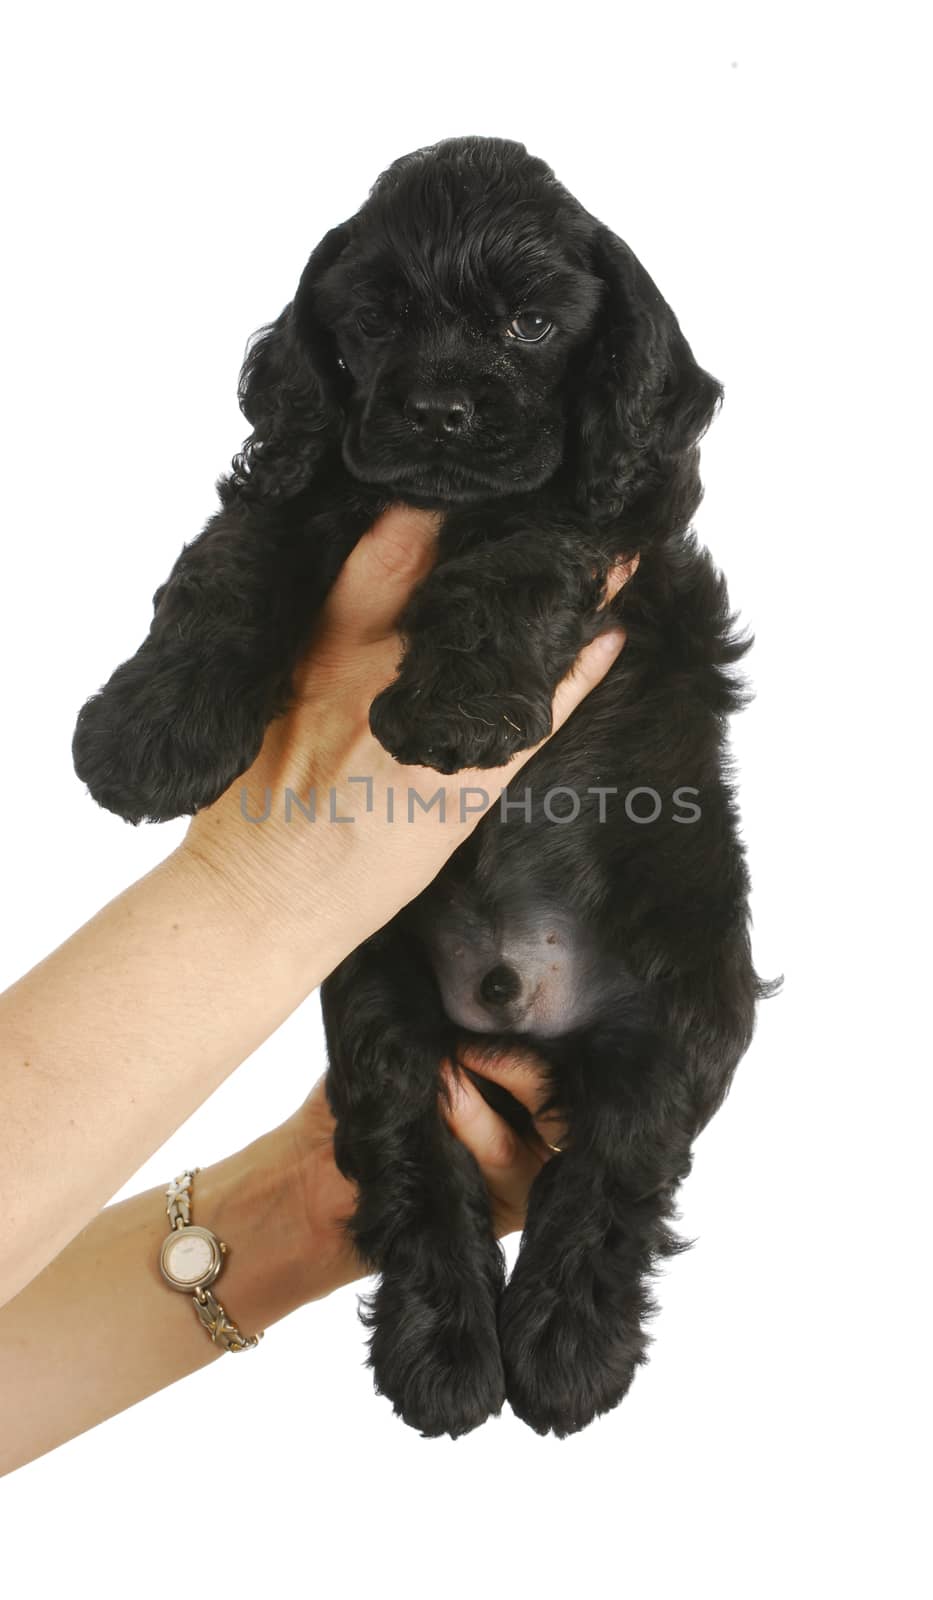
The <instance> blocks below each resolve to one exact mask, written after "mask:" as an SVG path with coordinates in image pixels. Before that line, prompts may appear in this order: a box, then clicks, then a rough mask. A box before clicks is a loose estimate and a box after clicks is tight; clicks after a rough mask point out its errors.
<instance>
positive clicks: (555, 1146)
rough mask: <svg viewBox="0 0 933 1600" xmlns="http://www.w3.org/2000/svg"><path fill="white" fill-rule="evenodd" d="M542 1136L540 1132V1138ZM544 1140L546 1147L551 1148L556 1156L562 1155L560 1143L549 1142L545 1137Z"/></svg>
mask: <svg viewBox="0 0 933 1600" xmlns="http://www.w3.org/2000/svg"><path fill="white" fill-rule="evenodd" d="M543 1137H544V1136H543V1134H542V1138H543ZM544 1142H545V1144H546V1145H547V1147H548V1149H549V1150H553V1152H554V1154H555V1155H556V1156H562V1155H563V1153H564V1152H563V1150H562V1149H561V1147H560V1145H559V1144H551V1142H550V1140H549V1139H545V1140H544Z"/></svg>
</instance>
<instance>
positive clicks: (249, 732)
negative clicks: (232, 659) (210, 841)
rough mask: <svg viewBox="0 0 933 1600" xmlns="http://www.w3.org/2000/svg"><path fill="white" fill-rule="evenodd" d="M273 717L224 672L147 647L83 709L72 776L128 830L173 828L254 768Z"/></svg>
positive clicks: (77, 728)
mask: <svg viewBox="0 0 933 1600" xmlns="http://www.w3.org/2000/svg"><path fill="white" fill-rule="evenodd" d="M266 720H267V719H266V717H265V716H264V715H263V714H262V713H261V711H260V710H259V709H258V707H257V706H256V705H255V698H254V699H253V701H252V702H251V700H250V697H249V695H248V694H245V693H241V694H238V693H237V690H236V686H235V684H234V683H233V682H232V681H231V680H230V679H229V678H228V677H226V676H225V674H224V672H223V663H219V664H217V665H214V666H212V667H208V666H206V665H205V664H204V663H203V662H202V661H200V660H198V659H196V658H187V659H178V658H174V659H173V658H171V657H169V656H168V655H165V656H162V655H160V654H159V653H158V652H155V651H147V650H146V648H145V647H143V649H142V650H141V651H139V652H138V653H137V655H135V656H134V657H133V658H132V659H131V660H130V661H127V662H124V664H123V665H122V666H121V667H118V668H117V670H116V672H115V673H114V674H113V676H112V677H111V679H110V681H109V682H108V683H107V684H106V685H105V687H104V688H103V689H101V690H100V692H99V693H98V694H96V695H93V696H92V697H91V699H90V700H88V701H87V702H86V704H85V705H84V706H83V707H82V709H81V712H80V713H79V716H78V720H77V725H76V727H75V732H74V738H73V741H72V756H73V759H74V766H75V771H76V773H77V775H78V777H79V778H80V779H81V780H82V782H84V783H86V784H87V786H88V789H89V790H90V792H91V794H92V795H93V797H94V799H95V800H96V801H97V803H98V804H99V805H101V806H103V807H104V808H105V809H106V810H108V811H113V812H115V813H116V814H117V816H120V817H123V818H125V819H126V821H127V822H133V823H137V822H143V821H148V822H166V821H168V820H169V819H170V818H172V817H182V816H190V815H192V814H193V813H194V812H195V811H199V810H200V809H201V808H202V807H203V806H206V805H210V804H211V803H212V802H213V801H214V800H216V799H217V798H218V797H219V796H220V795H221V794H223V792H224V790H225V789H227V788H229V786H230V784H231V783H233V781H234V779H235V778H237V777H238V776H239V774H240V773H241V772H244V771H245V770H246V768H247V767H248V766H249V765H250V764H251V762H252V761H253V760H254V759H255V757H256V755H257V754H258V752H259V748H260V745H261V744H262V738H263V733H264V731H265V726H266Z"/></svg>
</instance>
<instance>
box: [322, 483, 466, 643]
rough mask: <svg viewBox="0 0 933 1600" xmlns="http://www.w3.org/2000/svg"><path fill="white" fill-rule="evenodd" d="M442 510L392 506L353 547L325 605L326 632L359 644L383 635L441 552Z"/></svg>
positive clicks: (392, 626) (388, 632)
mask: <svg viewBox="0 0 933 1600" xmlns="http://www.w3.org/2000/svg"><path fill="white" fill-rule="evenodd" d="M442 521H443V518H442V516H441V514H440V513H439V512H435V511H419V510H417V509H416V508H415V507H414V506H407V505H402V504H399V505H394V506H390V507H389V509H388V510H387V511H384V512H383V513H382V515H381V516H380V517H378V518H377V519H376V521H375V522H374V523H373V525H372V527H371V528H370V529H369V531H368V532H367V533H364V535H363V537H362V539H361V540H360V542H359V544H358V545H356V547H355V548H354V549H353V550H352V551H351V553H350V555H349V557H348V558H347V560H346V562H345V563H344V565H343V567H342V568H341V570H340V573H339V574H338V577H337V580H336V582H335V584H334V586H333V588H332V589H331V591H330V594H329V596H328V599H327V604H326V606H325V608H324V619H325V622H326V626H327V629H328V631H330V630H331V629H333V630H334V631H335V632H337V633H339V634H340V635H341V636H342V637H343V638H347V637H350V638H353V639H356V640H358V641H359V642H360V643H368V642H371V641H373V640H376V639H385V638H388V636H389V635H390V634H391V633H393V632H394V631H395V624H396V622H397V620H398V617H399V614H400V613H401V611H402V610H403V609H404V607H405V604H406V601H407V600H408V597H409V595H410V594H411V592H412V590H413V589H414V587H415V585H416V584H417V583H420V581H421V579H422V578H424V577H426V576H427V574H428V573H429V572H430V570H431V568H432V567H433V565H434V561H435V558H436V555H437V534H438V530H439V529H440V526H441V523H442Z"/></svg>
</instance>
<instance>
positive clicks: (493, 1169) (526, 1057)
mask: <svg viewBox="0 0 933 1600" xmlns="http://www.w3.org/2000/svg"><path fill="white" fill-rule="evenodd" d="M460 1063H461V1065H462V1066H465V1067H469V1068H470V1069H471V1070H472V1071H474V1072H476V1073H478V1074H480V1075H481V1076H483V1077H486V1078H489V1079H490V1080H491V1081H492V1082H494V1083H498V1084H500V1085H501V1087H502V1088H504V1089H507V1090H508V1092H509V1093H510V1094H512V1095H513V1096H514V1097H515V1099H516V1100H517V1101H518V1102H519V1103H520V1104H521V1105H523V1106H524V1107H525V1108H526V1110H527V1111H529V1112H530V1113H531V1115H532V1117H533V1118H535V1127H534V1131H530V1132H529V1133H528V1134H525V1135H522V1134H519V1133H516V1132H515V1130H514V1129H513V1128H511V1127H510V1126H509V1124H508V1123H507V1122H506V1121H505V1120H504V1119H503V1118H502V1117H500V1116H499V1115H498V1113H497V1112H495V1111H493V1110H492V1108H491V1106H489V1105H487V1103H486V1101H485V1100H484V1099H483V1097H482V1095H481V1094H480V1092H479V1090H478V1089H477V1088H476V1086H475V1085H474V1084H473V1083H472V1082H471V1080H470V1079H469V1078H467V1077H465V1076H464V1075H463V1074H462V1073H455V1072H454V1071H453V1070H452V1068H451V1066H450V1064H449V1063H446V1064H444V1066H443V1067H442V1070H441V1081H440V1082H439V1086H438V1087H439V1100H438V1109H439V1114H441V1115H443V1117H444V1119H445V1121H446V1122H447V1125H448V1127H449V1128H450V1129H451V1131H452V1132H453V1133H454V1134H456V1136H457V1138H458V1139H459V1140H460V1142H461V1144H463V1145H465V1147H466V1148H467V1150H469V1152H470V1154H471V1155H472V1156H473V1158H474V1160H475V1161H476V1164H477V1166H478V1167H479V1170H480V1172H481V1173H482V1175H483V1178H484V1180H485V1183H486V1187H487V1189H488V1191H489V1201H490V1207H491V1210H492V1218H493V1226H494V1228H495V1232H496V1237H497V1238H500V1239H501V1238H503V1237H504V1236H505V1235H506V1234H509V1233H514V1232H516V1231H517V1230H519V1229H521V1228H523V1227H524V1223H525V1212H526V1209H527V1205H528V1196H529V1193H530V1191H531V1186H532V1184H533V1182H534V1180H535V1178H536V1177H537V1175H538V1173H539V1172H540V1170H541V1168H542V1167H543V1166H544V1165H545V1164H546V1162H548V1161H550V1160H553V1159H554V1157H555V1151H554V1148H553V1147H554V1146H555V1145H559V1144H560V1139H561V1135H562V1133H563V1124H562V1123H561V1122H560V1120H559V1119H557V1118H555V1117H553V1116H551V1115H550V1114H549V1115H548V1116H547V1117H545V1118H538V1117H536V1112H537V1108H538V1106H539V1105H541V1103H542V1101H543V1098H544V1083H543V1080H542V1076H541V1069H540V1063H539V1062H538V1060H537V1058H536V1057H535V1056H534V1054H533V1053H532V1052H531V1051H530V1050H526V1049H520V1048H518V1047H514V1048H510V1049H508V1050H504V1051H502V1052H501V1053H500V1054H498V1055H496V1056H493V1055H491V1054H490V1052H489V1051H488V1050H470V1049H466V1050H464V1051H463V1053H462V1055H461V1058H460ZM334 1126H335V1124H334V1118H333V1116H332V1114H331V1111H330V1107H329V1106H328V1103H327V1095H326V1093H325V1090H324V1079H323V1078H320V1079H319V1080H318V1082H317V1083H316V1084H315V1086H314V1088H313V1089H312V1091H311V1093H310V1095H309V1096H308V1098H307V1100H305V1102H304V1104H303V1105H302V1106H301V1107H300V1108H299V1110H298V1111H297V1112H296V1113H295V1115H294V1116H293V1117H292V1118H290V1120H289V1122H287V1123H286V1124H284V1125H283V1129H282V1132H286V1131H287V1134H288V1137H289V1139H290V1140H291V1141H292V1148H293V1150H294V1159H293V1160H283V1161H281V1163H280V1165H279V1171H280V1172H282V1173H284V1174H285V1178H284V1181H285V1182H287V1183H291V1184H293V1186H294V1196H293V1209H294V1210H295V1211H296V1212H297V1214H298V1217H299V1219H300V1226H301V1228H302V1229H303V1232H304V1238H305V1245H304V1247H303V1250H302V1257H303V1260H304V1261H305V1262H306V1271H307V1278H306V1282H305V1286H304V1297H305V1299H307V1300H318V1299H321V1298H322V1297H323V1296H324V1295H327V1294H330V1293H331V1292H332V1291H333V1290H334V1289H338V1288H341V1287H342V1286H343V1285H344V1284H348V1283H353V1282H355V1281H356V1280H357V1279H358V1278H362V1277H364V1276H365V1275H366V1272H367V1268H366V1267H365V1265H364V1263H363V1262H362V1261H361V1260H360V1258H359V1256H358V1255H357V1254H356V1251H355V1249H354V1246H353V1243H352V1240H351V1238H350V1236H349V1234H348V1232H347V1223H348V1222H349V1219H350V1217H351V1216H352V1213H353V1209H354V1206H355V1204H356V1189H355V1186H354V1185H353V1184H352V1183H350V1181H349V1180H348V1179H347V1178H345V1177H343V1175H342V1173H341V1172H340V1171H339V1170H338V1167H337V1163H336V1160H335V1157H334V1139H333V1136H334Z"/></svg>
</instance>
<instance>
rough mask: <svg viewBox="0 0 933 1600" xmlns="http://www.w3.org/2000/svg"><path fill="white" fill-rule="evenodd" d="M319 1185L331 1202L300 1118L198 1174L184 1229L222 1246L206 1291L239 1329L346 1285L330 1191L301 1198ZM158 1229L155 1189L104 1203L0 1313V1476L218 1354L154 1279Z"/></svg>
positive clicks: (320, 1144) (161, 1231)
mask: <svg viewBox="0 0 933 1600" xmlns="http://www.w3.org/2000/svg"><path fill="white" fill-rule="evenodd" d="M172 1176H174V1174H171V1173H169V1174H167V1177H172ZM328 1189H329V1190H331V1191H333V1193H334V1195H335V1196H337V1197H338V1198H340V1196H341V1189H342V1180H340V1179H339V1176H338V1175H336V1174H335V1172H334V1169H333V1158H332V1153H331V1146H330V1141H329V1138H327V1137H326V1136H324V1137H321V1138H320V1139H316V1138H315V1137H314V1134H313V1131H312V1130H311V1129H309V1128H306V1119H302V1118H301V1117H296V1118H293V1119H291V1120H290V1121H289V1122H287V1123H284V1124H283V1125H282V1127H281V1128H276V1129H274V1130H273V1131H272V1132H271V1133H269V1134H266V1135H264V1136H263V1137H262V1138H261V1139H257V1140H256V1141H255V1142H254V1143H253V1144H251V1145H249V1146H248V1147H247V1148H246V1149H245V1150H241V1151H239V1152H238V1153H237V1154H236V1155H234V1156H230V1157H229V1158H228V1159H226V1160H224V1161H221V1162H219V1163H218V1164H217V1165H215V1166H213V1167H209V1168H205V1169H204V1170H202V1171H200V1172H199V1173H198V1174H197V1176H196V1178H195V1180H194V1200H193V1206H192V1220H194V1221H195V1222H200V1223H202V1224H203V1225H204V1226H205V1227H208V1228H210V1229H211V1230H212V1232H214V1233H216V1234H217V1236H218V1238H221V1239H223V1241H224V1242H225V1243H226V1244H227V1245H228V1246H229V1253H228V1255H227V1257H226V1259H225V1265H224V1269H223V1272H222V1274H221V1276H220V1278H219V1279H218V1281H217V1285H216V1288H215V1293H216V1296H217V1298H218V1300H219V1301H220V1302H221V1304H222V1305H223V1306H224V1309H225V1310H226V1311H227V1313H228V1315H229V1316H230V1317H232V1318H233V1319H234V1320H235V1321H236V1323H237V1325H238V1327H239V1328H240V1329H241V1331H242V1332H243V1333H254V1332H258V1331H259V1330H261V1329H265V1328H267V1327H269V1326H270V1324H272V1323H273V1322H276V1321H278V1320H279V1319H280V1318H281V1317H284V1316H286V1315H287V1314H288V1313H289V1312H290V1311H293V1310H295V1309H296V1308H297V1307H298V1306H300V1305H303V1304H305V1303H307V1302H308V1301H310V1300H313V1299H316V1298H319V1297H320V1296H321V1295H324V1294H327V1293H329V1292H330V1291H331V1290H332V1289H334V1288H336V1287H338V1286H339V1285H340V1284H341V1283H346V1282H349V1281H351V1280H352V1278H353V1277H355V1276H358V1274H359V1270H360V1269H359V1268H358V1267H357V1266H356V1264H355V1258H354V1257H353V1256H352V1254H351V1252H350V1251H349V1250H348V1249H347V1248H346V1246H345V1245H344V1243H343V1240H342V1237H341V1234H340V1232H339V1227H338V1225H337V1223H336V1222H335V1220H334V1211H335V1207H334V1204H333V1202H332V1201H331V1198H330V1195H329V1194H327V1195H325V1198H324V1202H323V1203H322V1204H321V1205H319V1206H313V1205H309V1203H308V1197H309V1196H314V1195H315V1194H316V1193H317V1192H319V1191H321V1190H325V1191H327V1190H328ZM167 1231H168V1221H167V1219H166V1214H165V1194H164V1190H162V1189H150V1190H149V1191H148V1192H146V1193H145V1194H141V1195H136V1196H134V1197H133V1198H132V1199H130V1200H125V1201H122V1202H121V1203H120V1204H118V1205H114V1206H109V1207H108V1208H107V1209H106V1210H105V1211H103V1212H101V1213H100V1214H99V1215H98V1216H97V1217H95V1218H94V1220H93V1222H91V1223H90V1224H89V1226H88V1227H87V1228H85V1229H84V1231H83V1232H82V1233H81V1234H79V1236H78V1237H77V1238H76V1239H74V1240H73V1241H72V1243H71V1244H70V1245H69V1246H68V1247H67V1249H65V1250H64V1251H63V1252H62V1254H61V1255H59V1256H58V1257H57V1259H56V1260H55V1261H53V1262H52V1263H51V1264H50V1265H49V1266H48V1267H46V1268H45V1270H44V1271H43V1272H41V1273H40V1274H39V1276H38V1277H36V1278H34V1279H33V1281H32V1282H31V1283H30V1284H29V1285H28V1287H27V1288H25V1289H24V1290H23V1291H22V1293H20V1294H19V1295H17V1296H16V1298H15V1299H14V1300H11V1301H10V1302H9V1303H8V1304H7V1305H6V1306H4V1307H3V1308H2V1309H0V1417H2V1419H3V1422H2V1426H0V1472H9V1471H11V1470H12V1469H13V1468H14V1467H18V1466H22V1465H23V1464H24V1463H25V1462H27V1461H31V1460H32V1459H33V1458H34V1457H35V1456H38V1455H42V1454H43V1453H44V1452H45V1451H47V1450H51V1449H53V1448H54V1447H55V1446H56V1445H59V1444H62V1443H64V1441H65V1440H66V1439H70V1438H72V1437H74V1435H75V1434H78V1433H82V1432H84V1430H85V1429H87V1428H90V1427H93V1426H94V1425H95V1424H96V1423H98V1422H102V1421H103V1420H104V1419H105V1418H106V1417H109V1416H112V1415H114V1414H115V1413H116V1412H118V1411H122V1410H124V1409H125V1408H126V1407H127V1406H130V1405H133V1404H135V1402H136V1401H137V1400H142V1399H144V1398H145V1397H146V1396H147V1395H150V1394H154V1393H155V1392H156V1390H158V1389H162V1388H165V1387H166V1385H168V1384H171V1383H175V1382H176V1381H177V1380H178V1379H179V1378H183V1377H185V1376H186V1375H187V1374H188V1373H189V1372H194V1371H196V1370H197V1369H198V1368H200V1367H203V1366H205V1365H207V1363H208V1362H210V1361H212V1360H215V1359H216V1357H217V1356H218V1355H219V1354H220V1353H221V1352H220V1351H219V1350H218V1348H217V1347H216V1346H215V1345H213V1344H212V1343H211V1340H210V1338H209V1337H208V1335H207V1333H206V1332H205V1330H204V1328H203V1327H202V1326H201V1324H200V1322H199V1321H198V1318H197V1316H196V1314H195V1312H194V1310H193V1307H192V1305H191V1301H190V1298H189V1297H188V1296H187V1295H184V1294H179V1293H177V1292H173V1291H172V1290H171V1289H169V1288H168V1286H167V1285H166V1284H165V1283H164V1282H163V1281H162V1278H161V1276H160V1273H159V1268H158V1254H159V1247H160V1245H161V1242H162V1239H163V1238H164V1236H165V1234H166V1232H167ZM234 1359H237V1360H247V1359H253V1357H252V1356H246V1355H243V1356H236V1357H235V1358H234ZM257 1359H258V1358H257Z"/></svg>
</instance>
